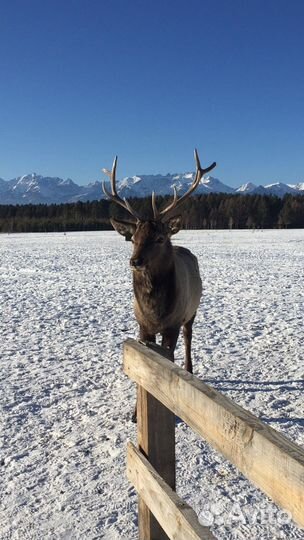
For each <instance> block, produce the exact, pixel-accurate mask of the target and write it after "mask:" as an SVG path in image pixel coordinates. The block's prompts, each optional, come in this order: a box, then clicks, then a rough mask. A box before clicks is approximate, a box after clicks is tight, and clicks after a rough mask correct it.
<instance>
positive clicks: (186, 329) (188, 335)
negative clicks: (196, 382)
mask: <svg viewBox="0 0 304 540" xmlns="http://www.w3.org/2000/svg"><path fill="white" fill-rule="evenodd" d="M195 315H196V313H195V314H194V315H193V317H192V319H190V321H188V322H186V324H184V326H183V334H184V341H185V353H186V354H185V369H186V370H187V371H189V373H193V368H192V360H191V341H192V325H193V322H194V319H195Z"/></svg>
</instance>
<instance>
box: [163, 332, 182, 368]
mask: <svg viewBox="0 0 304 540" xmlns="http://www.w3.org/2000/svg"><path fill="white" fill-rule="evenodd" d="M179 330H180V329H179V328H169V329H168V330H166V331H165V332H164V333H163V334H162V347H164V348H165V349H167V351H168V352H169V353H170V356H171V359H172V362H174V351H175V347H176V343H177V340H178V335H179Z"/></svg>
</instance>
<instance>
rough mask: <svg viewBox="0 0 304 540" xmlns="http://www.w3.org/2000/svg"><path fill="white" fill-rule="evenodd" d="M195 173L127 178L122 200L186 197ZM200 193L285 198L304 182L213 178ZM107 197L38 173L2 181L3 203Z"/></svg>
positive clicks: (96, 185)
mask: <svg viewBox="0 0 304 540" xmlns="http://www.w3.org/2000/svg"><path fill="white" fill-rule="evenodd" d="M193 177H194V173H192V172H190V173H182V174H167V175H165V176H164V175H160V174H157V175H142V176H132V177H127V178H124V179H123V180H120V181H118V182H117V191H118V193H119V194H120V196H121V197H126V198H130V197H146V196H149V195H151V193H152V191H155V193H156V194H157V195H170V194H172V189H173V187H174V186H175V187H176V189H177V191H178V193H179V194H180V195H182V194H183V193H185V191H186V190H187V189H188V187H189V186H190V184H191V182H192V180H193ZM195 193H196V194H198V195H199V194H203V193H205V194H206V193H235V194H245V195H248V194H252V195H254V194H261V195H276V196H278V197H283V196H284V195H286V194H287V193H289V194H293V195H304V182H299V183H298V184H283V183H281V182H276V183H272V184H268V185H266V186H258V185H255V184H252V183H251V182H248V183H245V184H243V185H242V186H240V187H239V188H237V189H235V188H232V187H230V186H228V185H226V184H224V183H223V182H221V181H220V180H218V179H217V178H214V177H213V176H205V177H203V178H202V180H201V183H200V185H199V187H198V188H197V189H196V191H195ZM103 198H105V196H104V194H103V192H102V189H101V182H98V181H96V182H92V183H90V184H88V185H85V186H79V185H78V184H76V183H75V182H73V180H71V179H70V178H68V179H67V180H63V179H62V178H57V177H49V176H41V175H38V174H36V173H33V174H26V175H24V176H19V177H17V178H13V179H12V180H7V181H6V180H3V179H2V178H0V204H13V205H15V204H29V203H32V204H40V203H44V204H52V203H56V204H60V203H73V202H77V201H83V202H85V201H93V200H99V199H103Z"/></svg>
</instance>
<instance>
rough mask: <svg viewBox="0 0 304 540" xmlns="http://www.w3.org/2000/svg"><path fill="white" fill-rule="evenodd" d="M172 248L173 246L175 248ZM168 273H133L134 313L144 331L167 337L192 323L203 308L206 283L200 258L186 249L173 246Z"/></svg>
mask: <svg viewBox="0 0 304 540" xmlns="http://www.w3.org/2000/svg"><path fill="white" fill-rule="evenodd" d="M171 247H172V246H171ZM171 255H172V257H171V258H170V263H171V264H170V265H169V268H168V269H167V270H166V272H160V273H159V274H156V275H154V276H153V275H152V276H151V275H150V274H148V275H147V273H142V274H139V273H138V272H136V271H135V272H133V289H134V296H135V298H134V313H135V317H136V320H137V322H138V324H139V326H140V328H141V329H142V332H144V333H146V334H149V335H155V334H161V335H163V334H164V333H165V332H166V331H168V330H170V329H171V328H177V327H178V328H179V329H180V327H181V326H182V325H184V324H185V323H187V322H188V321H190V319H192V317H193V316H194V315H195V313H196V310H197V308H198V306H199V302H200V297H201V293H202V282H201V278H200V274H199V268H198V262H197V259H196V257H195V256H194V255H193V254H192V253H191V251H189V250H188V249H186V248H183V247H177V246H174V247H172V253H171Z"/></svg>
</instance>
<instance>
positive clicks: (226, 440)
mask: <svg viewBox="0 0 304 540" xmlns="http://www.w3.org/2000/svg"><path fill="white" fill-rule="evenodd" d="M124 369H125V373H126V374H127V375H128V376H129V377H130V378H131V379H132V380H133V381H135V382H136V383H138V384H139V385H141V386H143V387H144V388H145V389H146V390H147V391H148V392H150V393H151V394H153V396H154V397H156V398H157V399H159V400H160V401H161V402H162V403H163V404H164V405H165V406H166V407H168V408H170V409H171V410H172V411H173V412H174V413H175V414H176V415H177V416H179V417H180V418H182V419H183V420H184V421H185V422H186V423H187V424H188V425H189V426H190V427H192V429H193V430H195V431H196V432H197V433H199V435H201V436H202V437H203V438H204V439H205V440H206V441H208V442H209V443H210V444H211V445H212V446H213V447H214V448H215V449H217V450H218V451H219V452H221V453H222V454H223V455H224V456H225V457H226V458H228V459H229V460H230V461H231V462H232V463H233V464H234V465H236V466H237V467H238V468H239V470H240V471H241V472H242V473H243V474H244V475H245V476H247V478H249V479H250V480H251V481H252V482H254V483H255V485H256V486H258V487H259V488H260V489H262V490H263V491H264V492H265V493H266V494H267V495H269V497H271V498H272V499H273V500H274V501H275V502H276V503H277V504H279V505H280V506H281V507H282V508H284V509H286V510H287V511H289V512H290V513H291V515H292V517H293V519H294V520H295V521H296V522H297V523H298V524H299V525H301V526H303V525H304V451H303V449H301V448H300V447H299V446H297V445H296V444H294V443H293V442H291V441H290V440H289V439H287V438H286V437H284V436H283V435H281V434H280V433H278V432H276V431H275V430H274V429H272V428H270V427H269V426H266V425H265V424H263V422H261V421H260V420H259V419H258V418H256V417H255V416H254V415H253V414H251V413H250V412H248V411H245V410H244V409H242V408H241V407H240V406H238V405H236V404H235V403H234V402H233V401H231V400H230V399H229V398H227V397H226V396H224V395H222V394H220V393H219V392H217V391H216V390H214V389H212V388H211V387H209V386H207V385H206V384H205V383H203V382H202V381H201V380H199V379H198V378H197V377H194V376H193V375H190V374H189V373H187V372H186V371H185V370H183V369H181V368H179V367H177V366H175V365H174V364H172V362H170V361H168V360H167V359H166V358H164V357H162V356H161V355H160V354H158V353H157V352H155V351H152V350H149V349H148V348H147V347H145V346H144V345H142V344H140V343H137V342H136V341H134V340H127V341H126V342H125V345H124Z"/></svg>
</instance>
